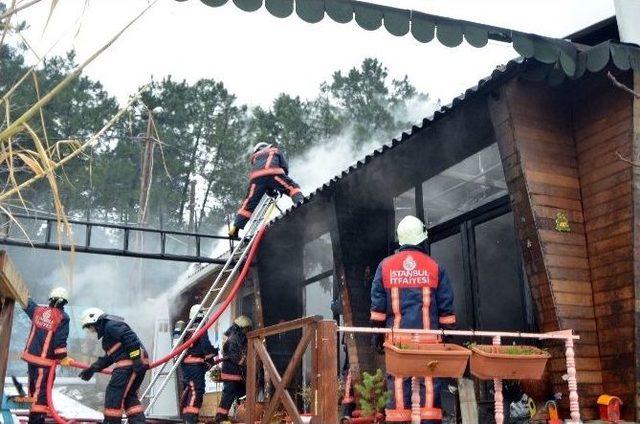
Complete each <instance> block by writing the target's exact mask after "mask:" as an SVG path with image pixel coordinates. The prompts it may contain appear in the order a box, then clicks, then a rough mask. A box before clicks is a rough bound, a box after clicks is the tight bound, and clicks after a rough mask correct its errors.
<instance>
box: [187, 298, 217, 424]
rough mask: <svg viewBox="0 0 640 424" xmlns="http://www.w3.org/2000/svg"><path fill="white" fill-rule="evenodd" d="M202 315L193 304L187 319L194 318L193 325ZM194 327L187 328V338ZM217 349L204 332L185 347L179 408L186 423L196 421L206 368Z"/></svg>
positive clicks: (189, 423) (213, 363)
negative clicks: (185, 353)
mask: <svg viewBox="0 0 640 424" xmlns="http://www.w3.org/2000/svg"><path fill="white" fill-rule="evenodd" d="M203 316H204V312H203V311H202V310H201V305H193V306H192V307H191V310H190V311H189V320H192V319H195V321H194V325H198V323H199V322H200V321H202V318H203ZM194 330H195V328H191V329H189V330H187V335H188V337H187V338H190V337H191V336H192V335H193V333H194ZM216 355H218V349H217V348H215V347H213V345H212V344H211V341H210V340H209V336H208V335H207V334H206V333H205V334H204V335H203V336H202V337H200V338H199V339H198V340H197V341H196V342H195V343H194V344H192V345H191V346H190V347H189V348H188V349H187V355H186V356H185V358H184V359H183V360H182V364H180V367H181V369H182V385H183V390H182V396H181V397H180V408H181V413H182V420H183V422H185V423H186V424H195V423H197V422H198V415H199V414H200V408H201V407H202V400H203V396H204V389H205V382H204V377H205V374H206V373H207V370H209V368H211V367H212V366H213V365H215V363H216Z"/></svg>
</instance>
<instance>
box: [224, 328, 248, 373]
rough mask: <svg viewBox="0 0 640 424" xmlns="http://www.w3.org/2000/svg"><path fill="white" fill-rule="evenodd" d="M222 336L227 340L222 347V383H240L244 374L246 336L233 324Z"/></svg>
mask: <svg viewBox="0 0 640 424" xmlns="http://www.w3.org/2000/svg"><path fill="white" fill-rule="evenodd" d="M224 335H225V336H226V337H227V340H226V341H225V342H224V344H223V345H222V357H223V361H222V373H221V376H220V378H221V380H222V381H240V380H242V379H243V376H244V375H245V372H246V355H247V336H246V335H245V334H244V331H242V329H241V328H240V327H239V326H238V325H236V324H233V325H232V326H231V327H229V329H228V330H227V331H225V333H224Z"/></svg>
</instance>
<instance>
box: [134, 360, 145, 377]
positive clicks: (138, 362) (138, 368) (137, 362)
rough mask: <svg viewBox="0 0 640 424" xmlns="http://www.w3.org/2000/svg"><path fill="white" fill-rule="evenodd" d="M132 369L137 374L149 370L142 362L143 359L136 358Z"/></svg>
mask: <svg viewBox="0 0 640 424" xmlns="http://www.w3.org/2000/svg"><path fill="white" fill-rule="evenodd" d="M131 370H132V371H133V372H135V373H136V374H137V375H141V374H144V373H145V372H146V371H147V365H146V364H145V363H144V362H142V359H140V358H136V359H134V360H133V366H132V367H131Z"/></svg>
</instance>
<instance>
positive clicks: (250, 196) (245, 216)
mask: <svg viewBox="0 0 640 424" xmlns="http://www.w3.org/2000/svg"><path fill="white" fill-rule="evenodd" d="M268 191H275V192H278V193H285V194H286V195H288V196H289V197H291V199H292V200H293V202H294V203H300V202H301V201H302V200H303V199H304V196H303V195H302V192H301V191H300V186H299V185H298V184H297V183H296V182H295V181H293V180H292V179H291V178H289V176H288V175H265V176H263V177H258V178H254V179H252V180H251V182H250V183H249V188H248V189H247V196H246V198H245V199H244V202H242V205H241V206H240V209H239V210H238V214H237V215H236V219H235V221H234V223H233V225H234V226H235V227H236V228H238V229H242V228H244V226H245V225H246V224H247V222H248V221H249V218H251V214H252V213H253V211H254V210H255V209H256V206H258V203H260V199H262V196H264V194H265V193H267V192H268Z"/></svg>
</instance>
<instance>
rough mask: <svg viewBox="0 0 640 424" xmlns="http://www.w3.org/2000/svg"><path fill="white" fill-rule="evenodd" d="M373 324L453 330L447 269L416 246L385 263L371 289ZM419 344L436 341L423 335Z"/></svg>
mask: <svg viewBox="0 0 640 424" xmlns="http://www.w3.org/2000/svg"><path fill="white" fill-rule="evenodd" d="M371 320H372V321H373V322H374V323H375V322H378V323H380V324H382V323H384V324H385V325H386V327H388V328H417V329H439V328H449V329H451V328H452V327H453V326H455V322H456V317H455V314H454V310H453V288H452V286H451V282H450V281H449V278H448V277H447V273H446V272H445V270H444V268H442V267H441V266H439V265H438V263H437V262H436V261H434V260H433V259H432V258H431V257H430V256H429V255H427V254H426V253H425V252H424V251H423V250H422V249H421V248H420V247H417V246H403V247H401V248H400V250H399V251H398V252H397V253H395V254H394V255H392V256H389V257H387V258H385V259H383V260H382V262H381V263H380V265H379V266H378V269H377V270H376V274H375V276H374V278H373V284H372V287H371ZM395 337H396V336H394V338H395ZM410 337H411V336H410V335H406V336H403V335H398V339H401V340H402V339H403V338H407V339H408V340H409V339H410ZM420 341H421V342H436V341H437V338H436V337H434V336H427V335H421V336H420Z"/></svg>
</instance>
